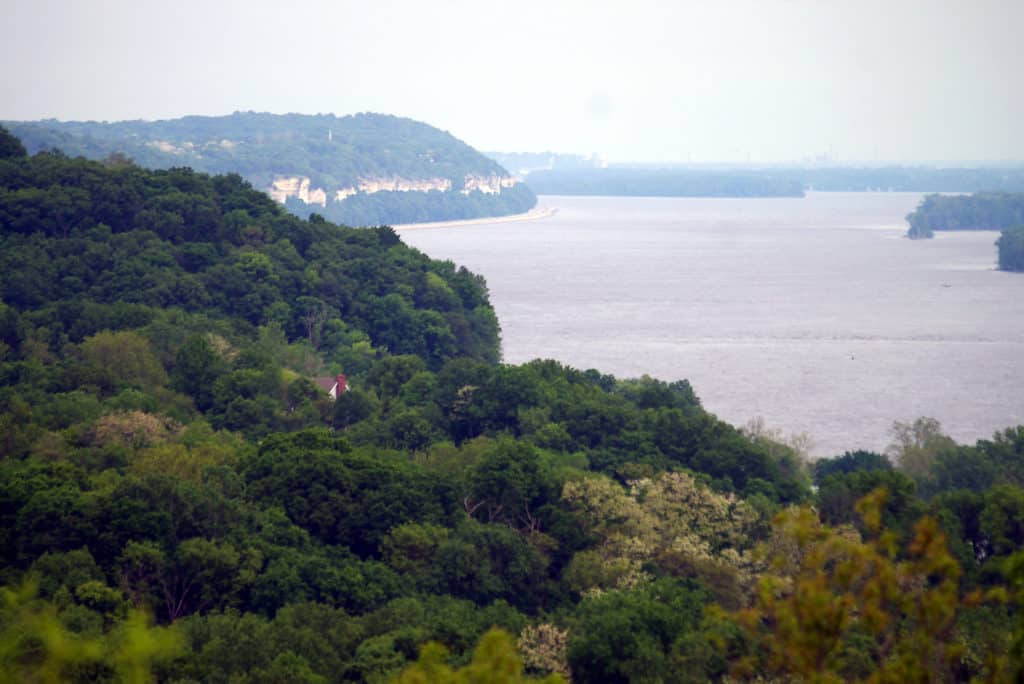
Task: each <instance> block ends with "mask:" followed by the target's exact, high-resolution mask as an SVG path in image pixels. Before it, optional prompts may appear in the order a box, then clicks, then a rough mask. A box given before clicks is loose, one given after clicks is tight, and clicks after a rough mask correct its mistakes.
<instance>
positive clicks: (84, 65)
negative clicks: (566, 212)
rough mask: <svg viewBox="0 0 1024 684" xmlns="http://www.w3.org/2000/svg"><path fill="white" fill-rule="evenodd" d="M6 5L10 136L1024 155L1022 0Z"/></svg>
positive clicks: (742, 157) (647, 154)
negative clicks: (125, 124) (395, 119)
mask: <svg viewBox="0 0 1024 684" xmlns="http://www.w3.org/2000/svg"><path fill="white" fill-rule="evenodd" d="M0 3H2V5H0V6H2V9H3V15H4V25H5V27H4V37H5V38H4V41H3V42H2V43H0V59H2V65H3V66H0V119H38V118H44V117H46V118H49V117H53V118H58V119H96V120H118V119H139V118H142V119H159V118H172V117H178V116H182V115H185V114H228V113H231V112H232V111H235V110H256V111H271V112H278V113H283V112H302V113H318V112H332V113H335V114H350V113H354V112H360V111H375V112H387V113H391V114H398V115H402V116H408V117H412V118H415V119H420V120H422V121H426V122H427V123H430V124H433V125H435V126H438V127H439V128H443V129H446V130H448V131H450V132H451V133H453V134H454V135H456V136H457V137H459V138H461V139H463V140H465V141H466V142H468V143H470V144H471V145H473V146H475V147H478V148H480V149H488V150H502V151H541V150H555V151H560V152H578V153H588V152H592V151H596V152H600V153H603V154H606V155H607V156H608V157H609V158H610V159H611V160H612V161H687V160H692V161H728V160H734V161H746V160H747V159H748V158H749V159H750V160H751V161H754V162H764V161H784V160H798V159H801V158H805V157H809V156H814V155H818V154H822V153H825V152H829V151H831V153H832V155H833V156H834V157H836V158H838V159H840V160H851V159H862V160H873V159H877V160H943V159H945V160H954V159H972V160H1006V159H1024V47H1022V45H1024V39H1022V36H1021V33H1022V31H1024V0H1007V1H1003V2H998V1H992V0H956V1H942V0H923V1H916V0H915V1H906V2H904V1H901V0H888V1H885V2H875V1H866V0H855V1H850V2H846V1H843V0H807V1H792V2H771V1H766V0H754V1H751V2H730V1H714V2H712V1H711V0H708V1H707V2H682V1H678V2H675V1H673V0H654V1H650V2H649V1H647V0H628V1H621V2H620V1H613V0H586V1H580V2H576V1H571V2H570V1H560V0H542V1H539V2H535V1H533V0H506V1H504V2H501V1H498V2H495V1H494V0H476V1H473V2H470V1H462V0H454V1H450V0H434V1H433V2H427V1H425V0H413V1H408V2H406V1H390V0H361V1H360V2H351V1H349V0H336V1H329V0H323V1H321V2H302V1H293V0H279V1H278V2H273V3H271V2H263V1H262V0H244V1H238V2H220V1H218V0H203V1H202V2H196V1H194V0H158V1H155V2H154V1H149V0H129V1H122V0H109V1H103V0H95V1H87V0H75V1H63V2H62V1H60V0H16V1H14V0H0Z"/></svg>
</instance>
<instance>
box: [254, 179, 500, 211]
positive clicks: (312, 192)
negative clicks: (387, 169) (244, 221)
mask: <svg viewBox="0 0 1024 684" xmlns="http://www.w3.org/2000/svg"><path fill="white" fill-rule="evenodd" d="M517 182H518V181H517V180H516V179H515V178H513V177H511V176H499V175H497V174H491V175H490V176H475V175H467V176H466V177H465V179H464V181H463V186H462V189H461V190H459V192H461V193H462V194H463V195H468V194H469V193H471V192H473V191H474V190H479V191H480V192H483V193H486V194H489V195H496V194H500V193H501V190H502V188H511V187H512V186H514V185H515V184H516V183H517ZM451 189H452V182H451V181H450V180H449V179H447V178H436V177H435V178H403V177H402V176H374V177H369V178H360V179H359V182H358V183H357V184H356V185H355V186H349V187H346V188H337V189H335V190H333V191H328V190H325V189H324V188H314V187H311V185H310V179H309V178H308V177H307V176H278V177H277V178H275V179H274V181H273V183H271V184H270V187H269V188H268V189H267V194H269V195H270V197H271V198H272V199H274V200H275V201H277V202H280V203H282V204H284V202H285V201H286V200H287V199H288V198H289V197H296V198H298V199H300V200H302V201H303V202H305V203H306V204H319V205H320V206H322V207H323V206H326V205H327V197H328V194H329V195H330V196H331V197H333V199H334V200H335V201H336V202H341V201H343V200H345V199H346V198H348V197H351V196H352V195H355V194H356V193H360V192H362V193H366V194H368V195H372V194H373V193H375V192H430V191H432V190H439V191H441V192H448V191H450V190H451Z"/></svg>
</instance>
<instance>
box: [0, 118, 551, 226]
mask: <svg viewBox="0 0 1024 684" xmlns="http://www.w3.org/2000/svg"><path fill="white" fill-rule="evenodd" d="M5 125H6V126H7V127H8V128H9V129H10V130H11V131H12V132H13V133H14V134H15V135H16V136H17V137H19V138H20V139H21V140H22V143H23V144H24V145H25V147H26V148H27V150H28V151H29V152H30V153H33V154H34V153H36V152H41V151H48V150H52V149H59V150H61V151H62V152H64V153H65V154H68V155H71V156H83V157H87V158H89V159H94V160H105V159H107V158H110V157H112V155H113V158H115V159H116V158H117V157H118V156H120V157H128V158H129V159H131V160H134V162H135V163H137V164H139V165H141V166H144V167H147V168H153V169H170V168H174V167H185V166H187V167H190V168H192V169H194V170H196V171H201V172H206V173H237V174H239V175H241V176H242V177H243V178H244V179H246V180H247V181H249V182H250V183H252V184H253V185H254V186H255V187H257V188H260V189H266V188H269V187H270V186H271V184H272V183H273V181H274V180H275V179H276V178H280V177H300V178H308V179H309V181H310V187H312V188H320V189H323V190H324V191H325V193H326V206H321V205H318V204H311V205H307V204H306V203H305V202H303V201H300V200H298V199H295V200H294V201H293V202H290V203H289V206H294V208H296V209H297V210H299V211H300V213H302V214H303V215H304V216H308V214H309V213H310V212H311V211H317V212H318V213H320V214H321V215H323V216H324V217H325V218H328V219H329V220H334V221H340V222H344V223H346V224H348V225H384V224H398V223H407V222H410V221H434V220H449V219H461V218H476V217H479V216H498V215H503V214H509V213H519V212H523V211H527V210H529V209H531V208H532V207H533V206H534V204H536V198H535V197H534V195H533V193H532V192H531V191H530V189H529V188H527V187H525V186H522V185H521V184H520V185H519V186H513V187H512V188H509V189H507V190H511V191H512V192H508V191H507V190H506V189H504V188H503V189H502V192H501V193H483V192H480V191H472V192H469V193H468V194H463V193H462V192H461V190H462V189H463V187H464V184H465V180H466V178H467V177H491V176H497V177H502V178H507V177H508V172H507V171H505V169H503V168H502V167H501V166H500V165H499V164H498V163H497V162H495V161H494V160H492V159H490V158H488V157H485V156H484V155H482V154H480V153H479V152H477V151H476V150H474V149H473V148H472V147H470V146H469V145H467V144H465V143H464V142H462V141H461V140H458V139H457V138H455V137H454V136H452V135H451V134H449V133H447V132H445V131H441V130H438V129H436V128H434V127H432V126H429V125H427V124H424V123H420V122H418V121H413V120H411V119H405V118H401V117H396V116H388V115H383V114H369V113H367V114H356V115H353V116H343V117H337V116H333V115H330V114H318V115H315V116H307V115H301V114H285V115H275V114H266V113H257V112H236V113H234V114H232V115H230V116H219V117H210V116H186V117H183V118H180V119H171V120H166V121H120V122H112V123H107V122H95V121H84V122H74V121H71V122H65V121H56V120H45V121H33V122H6V124H5ZM393 178H403V179H407V180H428V181H437V182H442V183H443V182H447V183H449V184H450V187H451V190H449V191H447V192H441V191H435V192H431V193H429V196H428V193H426V192H420V191H407V192H383V193H367V192H359V193H357V194H356V195H354V196H350V197H346V198H344V199H343V200H338V199H337V197H336V195H335V191H337V190H340V189H343V188H345V189H351V188H358V187H359V185H360V182H361V181H366V180H371V181H372V180H379V179H393Z"/></svg>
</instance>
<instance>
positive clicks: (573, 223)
mask: <svg viewBox="0 0 1024 684" xmlns="http://www.w3.org/2000/svg"><path fill="white" fill-rule="evenodd" d="M920 197H921V195H919V194H916V193H810V194H808V196H807V197H806V198H803V199H796V198H793V199H789V198H786V199H679V198H617V197H616V198H610V197H592V198H585V197H551V196H548V197H542V198H541V202H540V204H541V205H542V206H548V207H557V209H558V212H557V214H556V215H555V216H553V217H551V218H547V219H543V220H537V221H529V222H519V223H495V224H485V225H472V226H453V227H445V228H437V229H424V230H406V231H402V239H403V240H404V241H405V242H406V243H408V244H410V245H412V246H414V247H417V248H419V249H421V250H422V251H424V252H426V253H427V254H429V255H430V256H432V257H435V258H441V259H451V260H453V261H454V262H456V263H457V264H460V265H465V266H467V267H468V268H470V269H471V270H473V271H475V272H477V273H481V274H483V275H484V276H485V277H486V278H487V282H488V285H489V287H490V291H491V301H492V303H493V304H494V306H495V309H496V311H497V314H498V318H499V320H500V322H501V326H502V339H503V349H504V359H505V361H506V362H509V363H521V362H524V361H528V360H530V359H533V358H538V357H541V358H554V359H558V360H559V361H562V362H564V363H566V364H569V365H571V366H574V367H577V368H581V369H585V368H591V367H593V368H597V369H599V370H600V371H602V372H605V373H613V374H614V375H616V376H619V377H632V376H639V375H642V374H645V373H646V374H649V375H652V376H654V377H657V378H660V379H663V380H669V381H670V380H676V379H680V378H686V379H688V380H689V381H690V382H691V383H692V384H693V387H694V389H695V390H696V392H697V394H698V396H699V397H700V398H701V400H702V402H703V404H704V406H705V408H707V409H708V410H709V411H711V412H713V413H715V414H717V415H718V416H719V417H720V418H722V419H724V420H726V421H729V422H731V423H733V424H736V425H742V424H743V423H745V422H746V421H747V420H748V419H750V418H752V417H757V416H760V417H763V418H764V419H765V422H766V423H767V425H768V427H771V428H779V429H781V430H783V431H784V432H786V433H799V432H806V433H808V434H809V435H810V436H811V437H812V438H813V439H814V444H815V447H814V449H813V453H814V454H815V455H818V456H827V455H835V454H838V453H842V452H843V451H845V450H853V449H857V448H868V449H874V450H882V449H884V448H885V446H886V445H887V444H888V442H889V441H890V433H889V430H890V427H891V425H892V422H893V421H894V420H901V421H910V420H913V419H914V418H916V417H918V416H922V415H924V416H931V417H934V418H937V419H939V420H940V421H941V422H942V424H943V428H944V431H945V432H946V433H947V434H950V435H951V436H953V437H954V438H956V439H957V440H958V441H963V442H973V441H974V440H976V439H978V438H987V437H990V436H991V435H992V433H993V432H994V431H995V430H998V429H1002V428H1004V427H1009V426H1011V425H1017V424H1020V423H1024V393H1022V392H1021V391H1020V387H1021V386H1022V385H1024V276H1022V275H1020V274H1009V273H1002V272H999V271H996V270H995V248H994V246H993V243H994V241H995V240H996V238H997V237H998V233H995V232H987V231H986V232H961V233H938V234H937V235H936V238H935V239H934V240H929V241H910V240H907V239H905V238H904V237H903V234H904V233H905V231H906V223H905V220H904V216H905V215H906V214H907V213H908V212H909V211H911V210H913V208H914V207H915V206H916V205H917V203H918V201H919V200H920Z"/></svg>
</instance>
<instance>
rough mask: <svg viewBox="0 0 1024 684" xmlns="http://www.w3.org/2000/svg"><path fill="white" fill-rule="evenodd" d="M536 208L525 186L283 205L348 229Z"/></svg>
mask: <svg viewBox="0 0 1024 684" xmlns="http://www.w3.org/2000/svg"><path fill="white" fill-rule="evenodd" d="M536 205H537V196H536V195H535V194H533V190H531V189H530V187H529V186H527V185H526V184H524V183H517V184H516V185H514V186H512V187H511V188H502V189H501V193H500V194H498V193H484V192H480V191H479V190H474V191H473V192H470V193H469V194H467V195H463V194H462V193H460V192H458V191H454V190H450V191H447V192H441V191H440V190H431V191H430V192H398V191H394V192H391V191H382V192H375V193H369V194H368V193H364V192H360V193H357V194H355V195H352V196H349V197H346V198H345V199H344V200H343V201H341V202H337V201H333V200H328V202H327V206H325V207H320V206H317V205H310V204H306V203H305V202H303V201H302V200H299V199H297V198H289V199H288V201H287V202H286V203H285V206H286V207H287V209H288V211H290V212H292V213H293V214H295V215H296V216H299V217H303V218H308V217H309V216H311V215H312V214H314V213H316V214H321V215H323V217H324V218H326V219H327V220H328V221H332V222H335V223H341V224H344V225H347V226H380V225H398V224H403V223H423V222H428V221H455V220H460V219H474V218H483V217H489V216H507V215H509V214H521V213H523V212H526V211H529V210H530V209H533V208H534V207H535V206H536Z"/></svg>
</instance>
